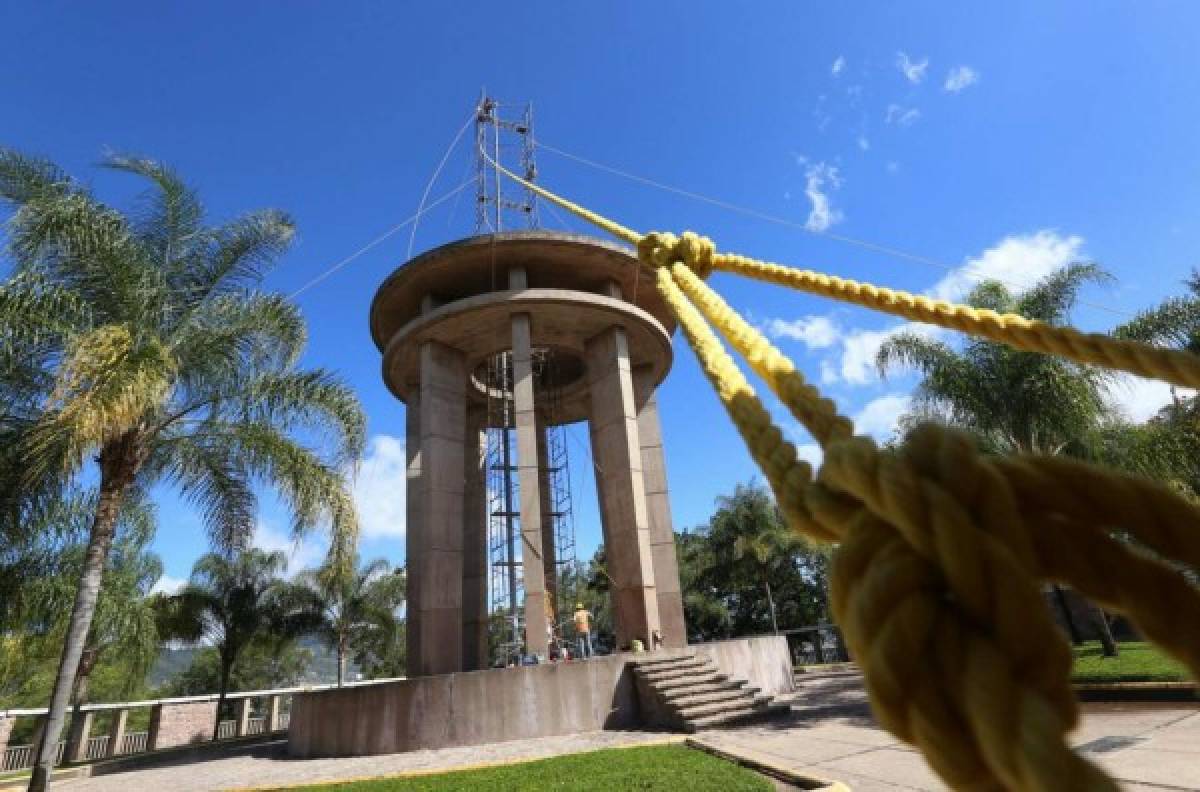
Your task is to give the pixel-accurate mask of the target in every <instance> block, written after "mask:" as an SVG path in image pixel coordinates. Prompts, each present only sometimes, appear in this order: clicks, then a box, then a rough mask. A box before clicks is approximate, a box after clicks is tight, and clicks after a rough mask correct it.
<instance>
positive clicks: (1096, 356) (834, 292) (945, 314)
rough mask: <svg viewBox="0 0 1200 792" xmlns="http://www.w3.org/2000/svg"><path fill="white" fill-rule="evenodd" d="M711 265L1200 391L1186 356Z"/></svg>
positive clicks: (893, 295) (740, 260) (733, 262)
mask: <svg viewBox="0 0 1200 792" xmlns="http://www.w3.org/2000/svg"><path fill="white" fill-rule="evenodd" d="M710 261H711V264H710V266H711V267H712V268H713V269H716V270H720V271H722V272H731V273H736V274H738V275H744V276H746V277H750V278H755V279H757V280H763V281H767V282H768V283H776V284H779V285H782V286H788V287H790V288H793V289H798V290H800V291H806V292H809V293H810V294H819V295H821V296H823V297H830V298H833V299H835V300H840V301H842V302H848V303H853V304H855V305H862V306H865V307H867V308H872V309H874V310H876V311H881V312H883V313H889V314H893V315H895V316H901V317H904V318H905V319H911V320H913V321H917V322H925V323H928V324H933V325H938V326H939V327H947V328H950V329H952V330H959V331H962V332H964V333H968V334H970V335H973V336H979V337H981V338H986V339H988V340H989V341H996V342H997V343H1001V344H1005V345H1006V346H1010V347H1013V348H1015V349H1020V350H1024V351H1026V352H1042V353H1044V354H1049V355H1058V356H1060V357H1065V358H1068V359H1070V360H1074V361H1075V362H1077V363H1093V364H1096V365H1099V366H1104V367H1105V368H1111V369H1119V370H1121V371H1128V372H1129V373H1131V374H1137V375H1139V376H1142V377H1150V378H1151V379H1157V380H1162V381H1164V382H1169V383H1171V384H1173V385H1182V386H1184V387H1188V388H1196V387H1200V367H1197V365H1196V358H1195V356H1194V355H1191V354H1189V353H1187V352H1183V351H1180V350H1175V349H1163V348H1161V347H1153V346H1149V345H1147V344H1140V343H1137V342H1135V341H1123V340H1120V339H1116V338H1112V337H1111V336H1106V335H1100V334H1098V333H1081V332H1079V331H1078V330H1076V329H1074V328H1071V327H1058V326H1055V325H1049V324H1046V323H1045V322H1038V321H1035V320H1033V319H1026V318H1025V317H1023V316H1018V315H1016V314H1000V313H996V312H995V311H989V310H985V309H980V308H972V307H970V306H967V305H959V304H956V303H950V302H947V301H945V300H935V299H933V298H930V297H925V296H922V295H917V294H910V293H909V292H905V291H899V290H896V289H888V288H885V287H882V286H874V285H872V284H870V283H859V282H858V281H853V280H847V279H845V278H839V277H837V276H836V275H826V274H824V273H820V272H814V271H812V270H803V269H796V268H794V267H786V266H783V265H781V264H772V263H770V262H766V261H758V260H756V259H752V258H747V257H745V256H738V255H735V254H731V253H716V254H712V256H711V257H710Z"/></svg>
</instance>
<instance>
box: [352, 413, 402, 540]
mask: <svg viewBox="0 0 1200 792" xmlns="http://www.w3.org/2000/svg"><path fill="white" fill-rule="evenodd" d="M406 468H407V460H406V458H405V452H404V441H403V440H401V439H400V438H398V437H393V436H392V435H386V434H378V435H374V436H372V437H371V440H370V442H369V443H368V444H367V453H366V455H365V456H364V457H363V462H362V466H361V467H360V468H359V470H358V476H357V477H356V478H355V480H354V490H353V491H354V506H355V508H357V509H358V521H359V527H360V530H361V531H362V535H363V536H365V537H379V536H404V531H405V490H406V487H407V482H406Z"/></svg>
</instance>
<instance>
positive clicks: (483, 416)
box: [462, 407, 488, 671]
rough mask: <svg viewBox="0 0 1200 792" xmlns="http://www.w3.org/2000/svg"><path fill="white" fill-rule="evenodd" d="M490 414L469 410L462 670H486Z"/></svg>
mask: <svg viewBox="0 0 1200 792" xmlns="http://www.w3.org/2000/svg"><path fill="white" fill-rule="evenodd" d="M486 421H487V411H486V410H484V408H482V407H468V408H467V429H466V448H465V450H464V452H463V465H464V468H463V479H464V481H463V589H462V604H463V637H462V641H463V670H464V671H477V670H479V669H481V668H487V666H488V656H487V649H488V644H487V628H488V603H487V592H488V565H487V564H488V514H487V509H488V503H487V472H486V471H487V435H486V434H485V432H484V423H485V422H486Z"/></svg>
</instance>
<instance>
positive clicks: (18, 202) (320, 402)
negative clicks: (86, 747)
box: [0, 149, 364, 792]
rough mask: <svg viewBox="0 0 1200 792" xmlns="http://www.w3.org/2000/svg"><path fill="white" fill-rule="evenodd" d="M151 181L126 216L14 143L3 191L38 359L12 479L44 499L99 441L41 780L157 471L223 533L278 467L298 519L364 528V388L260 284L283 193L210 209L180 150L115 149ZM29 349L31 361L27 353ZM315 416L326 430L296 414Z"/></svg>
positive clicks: (31, 366) (13, 309)
mask: <svg viewBox="0 0 1200 792" xmlns="http://www.w3.org/2000/svg"><path fill="white" fill-rule="evenodd" d="M106 165H107V167H109V168H111V169H114V170H117V171H121V172H125V173H130V174H133V175H135V176H138V177H140V178H142V179H145V180H146V181H148V182H149V185H150V187H149V190H148V192H147V194H146V195H145V196H144V197H143V200H141V201H140V202H138V204H137V209H136V210H135V211H133V212H131V213H128V214H123V213H121V212H118V211H117V210H115V209H113V208H110V207H109V206H107V205H105V204H103V203H101V202H100V201H99V200H98V199H96V198H95V197H94V196H93V195H92V193H91V191H90V190H89V189H88V188H87V187H85V186H84V185H81V184H79V183H78V182H75V181H73V180H72V179H71V178H70V177H68V176H67V175H66V174H65V173H64V172H63V171H61V170H60V169H59V168H58V167H56V166H55V165H53V164H52V163H50V162H47V161H45V160H40V159H35V158H31V157H27V156H24V155H22V154H19V153H17V152H15V151H12V150H8V149H0V202H2V203H5V204H6V205H8V206H9V207H11V208H12V210H13V211H12V214H11V217H10V218H9V220H8V225H7V236H8V241H9V246H8V247H9V253H10V255H11V258H12V260H13V263H14V275H13V277H12V278H11V279H10V280H9V281H7V282H6V283H4V284H3V285H2V286H0V339H3V340H4V341H5V346H7V345H9V344H19V345H20V347H19V349H20V351H19V352H7V353H4V354H3V355H0V369H3V370H4V371H13V372H17V373H19V374H20V375H21V377H20V378H19V379H18V380H17V381H16V383H15V384H12V383H6V384H5V386H4V388H3V391H6V393H3V394H2V395H0V409H2V410H3V411H4V415H3V417H2V418H0V431H2V432H4V433H5V434H6V435H7V437H8V438H9V439H10V440H11V441H12V442H15V443H16V444H17V449H18V451H17V454H18V458H19V461H20V468H19V470H18V471H17V472H16V473H15V474H13V475H6V476H2V477H0V483H2V484H3V485H4V486H5V487H6V488H7V491H6V492H4V493H3V494H2V495H0V506H3V507H4V508H5V510H6V511H7V512H8V513H9V514H19V513H21V512H22V511H25V510H30V509H34V508H36V506H37V503H38V502H39V499H41V498H44V497H46V495H47V493H50V492H55V493H57V492H59V491H61V490H62V488H63V486H64V483H65V482H68V481H70V480H72V479H73V478H74V477H75V476H77V475H78V474H79V473H80V472H81V471H82V470H83V469H84V468H85V465H86V463H87V462H88V461H89V460H91V459H95V461H96V465H95V468H94V475H95V477H96V478H97V479H98V482H99V483H98V496H97V500H96V508H95V512H94V514H93V517H92V523H91V526H90V531H89V538H88V544H87V551H86V553H85V559H84V565H83V574H82V575H81V576H80V580H79V588H78V590H77V593H76V597H75V602H74V605H73V607H72V613H71V622H70V628H69V630H68V631H67V635H66V640H65V644H64V647H63V653H62V660H61V662H60V664H59V670H58V674H57V677H56V680H55V685H54V692H53V695H52V697H51V701H50V707H49V714H48V716H47V720H46V728H45V731H44V733H43V737H42V743H41V745H40V746H39V749H38V760H37V765H36V766H35V768H34V772H33V775H32V779H31V781H30V786H29V788H30V789H31V790H35V791H38V792H40V790H43V789H45V787H46V785H47V779H48V778H49V773H50V769H51V766H52V764H53V759H54V743H55V741H56V740H57V739H58V734H59V732H60V731H61V729H62V723H63V717H64V712H65V710H66V706H67V701H68V699H69V697H70V694H71V686H72V684H73V681H74V678H75V675H76V672H77V670H78V667H79V662H80V657H81V655H82V653H83V649H84V643H85V640H86V638H87V634H88V630H89V629H90V626H91V620H92V614H93V611H94V608H95V603H96V593H97V590H98V588H99V585H100V579H101V574H102V572H103V569H104V564H105V558H106V557H107V555H108V549H109V545H110V543H111V542H112V537H113V529H114V526H115V525H116V521H117V517H118V515H119V514H120V511H121V507H122V504H123V503H124V502H125V501H126V500H127V499H128V498H129V497H130V496H131V494H132V493H135V492H137V491H147V490H148V489H149V487H150V485H151V484H152V483H154V482H156V481H163V480H165V481H167V482H169V483H173V484H175V485H176V486H178V487H179V488H180V489H181V490H182V492H183V494H184V495H185V496H186V497H188V498H189V499H191V500H192V501H193V502H195V503H196V504H197V505H198V506H199V508H200V512H201V516H202V518H203V519H204V521H205V523H206V525H207V527H208V530H209V532H210V534H211V536H212V538H213V540H214V541H215V542H216V544H217V545H218V546H220V547H224V548H235V547H240V546H242V545H243V544H244V543H245V541H246V539H247V537H248V536H249V535H250V533H251V532H252V530H253V526H254V517H255V513H256V511H257V500H256V497H255V490H254V487H253V485H254V484H255V482H265V483H270V484H273V485H274V486H275V487H276V488H277V489H278V491H279V492H280V493H281V494H282V496H283V499H284V500H285V502H286V504H287V505H288V506H289V507H290V511H291V512H292V515H293V518H294V519H293V529H294V531H295V532H296V533H297V534H299V533H303V532H305V531H307V530H309V529H310V528H312V527H314V526H315V525H317V524H318V523H323V522H328V523H329V524H331V526H332V532H333V535H334V537H335V541H334V543H333V550H332V552H333V553H334V554H335V556H336V555H338V554H342V556H343V557H344V551H345V548H346V547H347V546H348V544H347V542H348V540H349V538H350V537H352V536H353V534H354V532H355V528H356V522H355V517H354V509H353V506H352V504H351V501H350V498H349V495H348V493H347V491H346V487H345V481H344V475H343V472H344V470H345V469H346V467H347V466H349V465H350V464H351V463H352V462H353V460H355V459H357V457H358V455H359V453H360V451H361V448H362V442H363V434H364V419H363V415H362V411H361V408H360V407H359V405H358V402H357V400H356V399H355V397H354V395H353V393H352V392H351V391H350V390H349V389H348V388H347V387H346V386H344V385H343V384H341V383H340V382H339V381H338V380H337V379H335V378H334V377H333V376H332V375H331V374H329V373H328V372H325V371H322V370H313V371H303V370H299V369H298V368H297V362H298V360H299V358H300V355H301V352H302V351H303V348H304V344H305V340H306V328H305V324H304V320H303V318H302V317H301V315H300V312H299V310H298V309H297V308H296V307H295V306H294V305H293V304H292V303H291V302H289V301H288V300H287V299H286V298H283V297H281V296H278V295H271V294H265V293H262V292H258V291H255V290H254V288H253V286H254V285H255V284H256V283H257V282H258V280H259V279H260V278H261V275H262V273H263V272H264V270H265V269H266V268H267V267H268V266H269V265H270V264H271V263H272V262H273V261H274V260H275V259H276V258H278V257H279V256H280V255H281V254H282V253H283V252H284V250H286V248H287V247H288V245H289V243H290V241H291V239H292V235H293V226H292V222H291V220H290V219H288V217H287V216H285V215H284V214H282V213H280V212H278V211H274V210H265V211H258V212H253V213H250V214H247V215H243V216H241V217H239V218H237V219H235V220H233V221H231V222H228V223H226V224H224V225H220V226H217V227H208V226H206V225H205V224H204V212H203V209H202V207H201V205H200V202H199V200H198V199H197V197H196V195H195V193H194V192H193V191H192V190H191V189H190V188H189V187H188V186H187V185H186V184H185V183H184V182H183V181H182V180H181V179H180V178H179V177H178V176H177V175H176V174H175V173H174V172H173V171H171V170H170V169H169V168H167V167H165V166H163V165H160V164H158V163H156V162H152V161H149V160H145V159H136V158H125V157H115V156H113V157H109V158H108V160H107V162H106ZM14 358H15V360H14ZM296 430H310V431H308V432H307V433H306V435H305V436H306V438H307V437H312V438H317V442H319V444H320V445H319V446H318V447H316V448H314V447H309V446H307V445H304V444H302V443H301V442H299V441H298V440H297V439H296V438H295V436H294V435H293V432H294V431H296Z"/></svg>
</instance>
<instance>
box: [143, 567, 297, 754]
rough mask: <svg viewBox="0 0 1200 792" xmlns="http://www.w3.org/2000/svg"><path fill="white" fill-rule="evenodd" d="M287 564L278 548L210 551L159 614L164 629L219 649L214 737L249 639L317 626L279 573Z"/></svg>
mask: <svg viewBox="0 0 1200 792" xmlns="http://www.w3.org/2000/svg"><path fill="white" fill-rule="evenodd" d="M286 567H287V556H286V555H284V554H283V553H282V552H278V551H275V552H268V551H265V550H259V549H257V548H248V549H246V550H241V551H238V552H236V553H234V554H233V555H231V556H227V555H222V554H219V553H208V554H207V555H204V556H201V557H200V559H199V560H198V561H197V562H196V563H195V565H194V566H193V567H192V575H191V578H190V579H189V580H188V583H187V585H186V586H184V588H183V590H182V591H180V592H179V593H178V594H176V595H175V596H174V597H172V598H171V600H170V604H169V607H168V608H167V609H166V610H167V613H166V614H164V616H163V624H164V625H165V628H164V629H165V631H166V632H167V633H168V634H169V635H170V636H171V637H173V638H177V639H179V640H183V641H187V642H189V643H201V642H203V643H205V644H208V645H209V646H213V647H215V648H216V650H217V656H218V658H219V661H220V676H219V686H218V691H217V693H218V695H217V714H216V721H215V722H214V723H213V737H212V738H213V739H214V740H216V739H217V736H218V731H219V729H220V725H221V713H222V711H223V710H224V708H225V697H226V695H227V694H228V692H229V677H230V675H231V674H232V673H233V668H234V665H235V664H236V663H237V661H238V657H239V656H240V655H241V653H242V650H243V649H245V648H246V646H247V645H249V644H250V642H251V641H255V640H259V641H261V640H264V639H270V640H274V641H276V642H280V643H285V642H288V641H291V640H294V639H295V638H298V637H299V636H301V635H303V634H305V633H307V632H309V631H310V630H312V629H313V628H314V627H315V626H316V620H315V619H314V618H313V614H312V612H311V611H310V610H309V609H307V608H306V607H305V606H306V605H307V602H306V601H305V600H304V599H303V598H302V597H301V596H299V592H297V591H296V589H295V588H294V587H293V586H292V585H291V584H290V583H288V582H287V581H285V580H283V579H282V578H281V577H280V576H281V575H282V573H283V571H284V570H285V569H286Z"/></svg>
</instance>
